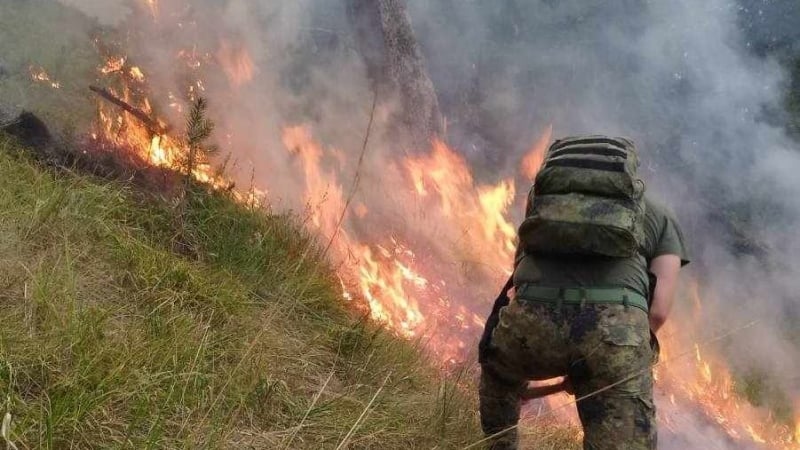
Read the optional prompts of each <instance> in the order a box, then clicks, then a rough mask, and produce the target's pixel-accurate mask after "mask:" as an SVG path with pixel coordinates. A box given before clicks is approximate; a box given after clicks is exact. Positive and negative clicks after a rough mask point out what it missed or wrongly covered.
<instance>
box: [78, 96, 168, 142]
mask: <svg viewBox="0 0 800 450" xmlns="http://www.w3.org/2000/svg"><path fill="white" fill-rule="evenodd" d="M89 90H90V91H92V92H94V93H96V94H97V95H99V96H100V97H102V98H104V99H105V100H108V101H109V102H111V103H112V104H114V105H116V106H118V107H120V108H122V109H123V110H125V111H126V112H127V113H129V114H130V115H132V116H133V117H135V118H136V119H138V120H139V121H140V122H142V124H143V125H144V126H146V127H147V129H148V130H150V132H151V133H153V134H157V135H159V136H163V135H165V134H167V133H168V132H169V128H167V127H165V126H164V125H162V124H161V123H160V122H159V121H158V120H156V119H154V118H152V117H150V115H149V114H147V113H146V112H144V111H142V110H141V109H139V108H137V107H135V106H133V105H131V104H130V103H128V102H126V101H125V100H122V99H121V98H119V97H117V96H116V95H114V94H112V93H111V91H109V90H108V89H104V88H101V87H98V86H89Z"/></svg>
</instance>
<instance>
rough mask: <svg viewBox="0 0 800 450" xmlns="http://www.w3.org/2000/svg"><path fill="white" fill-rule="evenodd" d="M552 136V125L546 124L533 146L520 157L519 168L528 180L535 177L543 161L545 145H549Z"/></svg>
mask: <svg viewBox="0 0 800 450" xmlns="http://www.w3.org/2000/svg"><path fill="white" fill-rule="evenodd" d="M552 136H553V125H548V126H547V128H545V130H544V133H542V135H541V136H539V139H537V140H536V142H535V143H534V144H533V147H531V149H530V151H528V154H527V155H525V157H524V158H522V163H521V165H520V170H521V171H522V175H523V176H524V177H525V178H526V179H527V180H528V181H533V179H534V178H536V174H537V173H538V172H539V168H540V167H541V166H542V162H544V157H545V153H546V152H547V147H548V146H549V145H550V139H551V138H552Z"/></svg>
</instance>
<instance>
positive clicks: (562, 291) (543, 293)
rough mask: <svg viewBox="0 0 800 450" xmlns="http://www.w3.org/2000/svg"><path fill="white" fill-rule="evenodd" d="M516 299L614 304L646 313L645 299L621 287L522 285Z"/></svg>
mask: <svg viewBox="0 0 800 450" xmlns="http://www.w3.org/2000/svg"><path fill="white" fill-rule="evenodd" d="M516 296H517V297H519V298H522V299H525V300H532V301H540V302H546V303H556V304H558V303H562V304H603V303H606V304H616V305H626V306H628V305H630V306H635V307H637V308H639V309H641V310H643V311H644V312H647V310H648V307H647V299H645V298H644V296H643V295H642V294H639V293H638V292H635V291H633V290H631V289H627V288H623V287H609V288H597V287H592V288H589V287H587V288H558V287H544V286H536V285H533V284H523V285H522V286H520V288H519V290H518V291H517V294H516Z"/></svg>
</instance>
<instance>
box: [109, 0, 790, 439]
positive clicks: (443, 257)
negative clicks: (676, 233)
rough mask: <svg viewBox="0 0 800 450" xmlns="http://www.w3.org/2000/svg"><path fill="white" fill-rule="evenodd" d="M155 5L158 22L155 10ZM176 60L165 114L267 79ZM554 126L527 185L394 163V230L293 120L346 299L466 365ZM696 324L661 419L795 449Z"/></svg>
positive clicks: (530, 163) (389, 172)
mask: <svg viewBox="0 0 800 450" xmlns="http://www.w3.org/2000/svg"><path fill="white" fill-rule="evenodd" d="M144 1H145V2H146V4H147V6H148V8H149V10H150V12H151V13H152V15H153V17H156V16H157V12H158V5H157V2H156V1H155V0H144ZM140 13H141V12H140ZM172 54H173V55H175V56H176V66H177V67H179V68H180V69H181V70H183V71H185V70H189V71H190V73H192V74H193V76H195V77H194V79H193V81H191V82H189V83H188V84H186V85H184V86H182V87H181V89H185V91H183V90H180V91H176V92H177V93H178V94H177V95H176V94H174V93H172V92H168V93H167V95H166V96H164V98H162V99H158V98H153V99H152V100H153V103H154V104H155V106H156V107H158V106H159V105H161V106H163V105H169V106H170V108H172V109H171V111H175V112H178V113H180V112H181V111H182V110H183V107H184V104H183V101H182V100H181V99H182V98H183V97H182V95H184V94H189V95H190V96H191V95H194V94H195V93H197V92H203V91H205V90H206V89H208V90H209V91H210V92H211V93H212V94H213V95H220V96H221V95H225V94H226V93H228V92H227V91H225V90H224V89H223V91H222V92H216V91H215V89H220V86H219V85H218V84H217V85H214V84H209V85H208V86H206V85H205V84H204V83H203V81H202V80H201V79H200V77H199V75H198V73H199V71H200V70H203V71H209V70H217V71H221V72H222V73H221V74H222V75H224V76H225V77H226V79H227V81H228V83H223V84H227V86H228V88H230V89H236V88H238V87H241V86H243V85H246V84H247V83H248V82H251V81H252V79H253V78H254V77H255V75H256V66H255V63H254V62H253V60H252V58H251V56H250V53H249V51H248V48H247V47H246V46H245V45H244V44H239V43H237V44H233V43H231V42H228V41H221V42H220V44H219V45H218V47H217V48H216V50H215V51H213V52H211V53H209V52H207V51H206V50H205V49H203V48H197V47H195V48H188V49H180V50H178V49H173V50H172ZM214 62H216V64H215V63H214ZM151 70H152V69H151ZM100 72H101V74H103V75H106V76H108V75H112V74H117V73H119V72H123V73H124V74H125V75H127V78H129V79H130V80H129V81H136V82H138V83H143V82H144V81H145V78H144V73H145V72H143V71H142V70H141V69H138V67H129V68H127V69H126V58H125V57H115V58H111V59H109V60H108V61H107V62H106V64H105V65H104V66H103V67H102V68H101V69H100ZM147 73H148V75H150V72H147ZM214 79H215V78H212V77H209V78H207V80H210V81H211V80H214ZM120 96H121V98H123V99H124V100H125V101H127V102H130V103H131V104H134V105H136V106H137V107H139V108H141V109H142V110H143V111H146V112H147V113H148V114H153V108H152V106H153V105H151V101H150V99H148V97H142V96H141V95H133V94H132V92H131V89H130V88H129V87H127V86H126V88H125V89H123V90H121V91H120ZM159 100H160V101H159ZM98 128H99V129H98V130H96V131H95V133H96V135H97V136H99V137H104V138H106V139H111V140H113V141H114V142H119V143H121V144H125V145H126V146H127V147H130V148H133V149H134V151H135V152H136V153H137V155H138V156H139V157H141V158H142V159H143V160H145V161H147V162H148V163H149V164H152V165H154V166H158V167H168V168H175V169H179V168H180V167H181V166H182V164H183V161H184V160H185V157H186V148H185V147H184V145H183V144H182V143H181V142H180V141H179V140H177V139H174V138H173V137H171V136H166V135H153V134H152V132H150V131H149V130H148V129H147V128H146V127H144V126H143V125H142V124H140V123H138V122H137V121H136V119H135V118H132V117H129V115H128V114H126V113H123V112H120V111H118V110H115V109H113V108H112V107H110V106H108V105H101V107H100V121H99V127H98ZM552 131H553V130H552V126H548V127H547V128H546V129H545V130H544V131H543V133H542V135H541V136H540V137H539V138H538V139H537V140H536V141H535V142H534V143H533V145H532V146H531V149H530V150H529V152H528V153H527V155H525V156H524V157H523V158H521V160H520V162H519V165H520V166H521V169H520V175H521V177H516V176H515V175H516V174H505V175H506V176H499V177H496V178H494V179H493V180H491V181H489V182H483V181H481V182H478V181H476V179H475V178H476V177H475V176H473V173H472V170H471V168H470V166H469V164H468V163H467V162H466V161H465V159H464V158H463V157H462V156H460V155H459V153H458V152H457V151H456V150H454V149H452V148H450V147H449V146H448V145H447V143H446V142H444V141H442V140H434V141H433V142H431V145H430V148H429V149H419V150H420V151H418V152H416V153H412V154H411V155H410V156H405V157H399V158H397V159H396V160H393V161H392V163H390V164H388V166H387V167H383V168H382V172H381V173H380V176H381V179H382V180H381V181H382V182H383V183H385V184H386V185H387V186H391V195H390V196H387V197H391V198H386V199H381V201H387V202H389V201H391V202H392V205H393V206H395V207H396V209H397V211H396V212H397V214H396V217H398V218H400V219H399V220H406V222H400V223H394V222H395V220H396V219H395V218H394V217H392V218H390V219H386V218H382V217H381V214H382V212H383V211H384V210H381V209H380V208H379V207H375V206H377V205H374V204H372V203H369V200H368V199H367V198H368V197H365V198H362V197H357V198H355V199H350V198H346V195H345V192H346V189H345V188H344V187H343V186H346V185H349V182H348V181H344V180H350V179H351V177H350V174H347V176H345V175H344V174H346V173H347V171H348V170H351V171H352V170H356V169H354V168H353V166H352V165H353V163H354V162H355V161H352V160H348V159H347V153H346V152H344V151H342V150H341V149H336V148H330V147H326V146H325V145H324V144H323V143H321V142H319V141H317V140H316V139H315V137H314V133H313V131H312V129H311V128H310V127H308V126H302V125H296V126H287V127H285V128H284V129H283V130H282V134H281V138H282V144H283V146H284V147H285V150H286V152H287V153H288V155H290V156H289V159H290V160H291V167H286V171H287V173H289V175H287V178H286V179H289V178H291V179H292V180H297V186H296V187H297V189H296V190H295V191H296V192H297V194H296V195H297V199H295V200H297V201H299V202H302V203H303V204H304V205H306V209H307V213H308V217H309V224H310V226H311V227H313V228H314V229H315V230H316V231H317V232H318V234H319V235H320V236H321V242H322V243H323V244H328V243H330V245H329V248H330V251H331V257H332V258H333V259H335V260H336V261H337V262H338V263H340V264H339V265H337V267H340V269H339V270H338V273H337V277H338V281H339V283H340V287H341V296H342V298H343V299H344V300H346V301H348V302H350V303H351V304H353V305H357V304H360V303H363V304H364V307H365V308H366V310H367V311H368V313H369V315H370V316H371V317H372V318H373V319H375V320H376V321H380V322H382V323H384V324H386V326H387V327H388V328H389V329H391V330H394V331H395V332H396V333H397V334H399V335H401V336H406V337H411V336H416V337H421V336H425V342H426V343H428V348H429V349H430V350H431V352H432V353H433V354H435V355H436V356H437V357H438V358H439V360H440V361H442V363H443V364H446V363H448V362H455V361H460V360H463V359H464V354H465V352H466V349H468V348H469V347H470V346H472V344H473V343H474V338H475V337H476V336H477V335H478V334H479V333H480V330H481V329H482V327H483V323H484V320H485V314H486V313H487V312H488V309H489V308H490V305H489V304H488V302H489V301H490V300H491V298H493V295H492V294H496V293H495V292H493V291H494V290H495V289H496V287H497V286H499V285H500V280H501V279H502V278H504V277H507V276H508V275H509V272H510V269H511V260H512V257H513V253H514V250H515V237H516V236H515V235H516V232H515V226H514V225H513V224H514V223H515V222H516V221H518V220H517V219H519V217H516V218H514V217H512V212H511V211H515V212H518V213H519V212H521V205H519V204H518V202H517V201H516V200H515V199H516V192H518V191H521V190H523V189H524V190H527V187H528V186H526V185H525V184H529V182H530V181H531V180H533V179H534V178H535V176H536V173H537V172H538V170H539V168H540V166H541V164H542V161H543V159H544V156H545V151H546V149H547V146H548V143H549V142H550V140H551V135H552ZM229 140H230V139H229ZM284 156H285V155H284ZM193 175H194V177H195V178H197V179H198V180H202V181H206V182H208V183H210V184H212V185H213V186H217V187H220V188H222V187H225V186H227V184H226V183H225V182H224V181H223V180H221V179H220V178H219V177H217V176H216V175H215V174H214V173H213V171H212V168H211V165H210V164H209V163H208V162H206V161H203V162H201V164H199V165H198V167H197V168H196V169H195V172H194V173H193ZM515 178H520V179H522V178H524V180H515ZM516 181H521V182H522V183H523V184H517V183H516ZM252 192H253V194H252V196H255V195H256V194H257V195H258V196H259V197H260V198H263V196H265V195H266V191H265V190H264V191H261V190H257V189H255V188H254V189H253V190H252ZM351 200H352V204H351ZM399 220H398V221H399ZM353 224H357V225H356V226H354V225H353ZM364 230H367V231H364ZM700 293H701V289H700V286H699V283H694V284H693V285H692V287H691V289H690V295H689V297H690V300H691V302H692V303H691V304H692V305H694V308H693V313H694V315H695V316H697V317H701V316H702V314H704V313H705V312H704V311H703V309H702V308H701V304H702V303H703V302H702V299H701V295H700ZM474 299H478V300H474ZM697 320H698V323H691V321H687V322H686V323H683V322H682V323H681V324H680V327H681V328H680V331H683V333H679V332H678V331H679V330H678V329H677V328H675V327H677V326H678V325H675V324H671V325H670V324H668V327H667V329H666V330H665V334H666V335H667V336H671V338H669V339H664V342H663V348H662V355H661V358H662V360H665V361H670V355H678V354H682V353H683V350H682V349H685V348H689V349H693V352H691V353H693V354H692V355H690V356H689V357H687V358H683V359H678V360H675V361H670V362H669V363H667V364H664V365H662V366H659V367H658V368H657V370H656V376H657V380H658V381H657V386H658V387H659V389H663V390H665V392H666V393H667V395H666V396H665V399H666V401H665V402H664V405H659V406H660V407H662V406H663V409H660V411H663V412H665V414H663V413H662V414H661V415H660V420H661V421H662V423H663V424H664V425H665V426H666V427H667V428H668V429H671V430H675V431H676V432H677V433H679V432H680V429H681V420H686V419H685V417H686V415H685V414H682V413H683V412H685V411H692V412H697V413H698V414H700V415H702V416H703V417H705V418H707V419H708V420H709V421H712V422H713V423H715V424H718V425H719V427H720V428H721V429H722V430H724V431H725V433H726V434H727V435H728V436H730V438H731V439H734V440H741V441H744V442H752V443H754V444H764V445H769V446H771V447H774V448H797V445H798V443H800V416H798V418H797V419H796V421H795V424H794V427H793V428H792V427H790V426H779V425H776V424H775V423H774V422H773V421H772V420H771V419H770V417H769V414H768V413H766V412H764V411H763V410H761V409H759V408H756V407H753V406H751V405H749V404H747V403H746V402H744V401H743V400H741V399H740V398H739V396H738V395H737V394H736V389H735V388H736V386H735V378H734V376H733V375H732V374H731V372H730V371H729V369H728V367H727V365H726V364H725V363H724V360H723V359H722V358H721V357H719V356H717V355H716V354H715V353H714V350H713V349H709V348H706V347H703V346H702V345H701V344H700V343H699V342H693V341H692V340H690V341H689V342H681V341H680V340H679V339H677V337H676V336H685V335H686V334H687V333H686V331H690V330H698V329H702V327H701V326H700V325H702V324H701V323H700V322H699V319H697ZM428 333H429V334H428ZM692 345H694V348H692ZM571 400H572V398H570V397H568V396H566V395H562V396H554V397H552V398H551V399H548V400H547V401H546V404H548V405H550V406H551V407H556V406H558V405H561V404H564V403H565V402H568V401H571ZM541 404H544V403H540V405H541ZM560 411H562V412H564V411H567V409H566V408H565V409H562V410H560ZM670 412H675V413H674V414H670ZM562 417H566V416H562Z"/></svg>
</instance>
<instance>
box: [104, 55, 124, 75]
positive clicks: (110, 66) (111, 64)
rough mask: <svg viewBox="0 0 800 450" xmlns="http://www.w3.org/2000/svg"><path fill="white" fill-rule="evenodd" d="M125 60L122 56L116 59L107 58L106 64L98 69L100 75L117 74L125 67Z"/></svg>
mask: <svg viewBox="0 0 800 450" xmlns="http://www.w3.org/2000/svg"><path fill="white" fill-rule="evenodd" d="M125 61H126V58H125V57H124V56H118V57H116V58H109V59H108V60H106V63H105V64H104V65H103V67H101V68H100V73H101V74H103V75H108V74H110V73H114V72H119V71H121V70H122V68H123V67H125Z"/></svg>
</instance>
